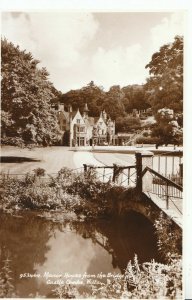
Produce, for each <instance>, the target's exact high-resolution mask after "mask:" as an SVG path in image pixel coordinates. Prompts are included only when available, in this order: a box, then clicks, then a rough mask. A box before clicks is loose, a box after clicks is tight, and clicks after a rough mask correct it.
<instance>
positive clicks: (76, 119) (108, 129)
mask: <svg viewBox="0 0 192 300" xmlns="http://www.w3.org/2000/svg"><path fill="white" fill-rule="evenodd" d="M54 107H55V109H56V112H57V117H58V122H59V126H60V129H61V130H62V131H63V136H62V140H61V144H62V145H64V146H70V147H73V146H91V145H114V144H115V121H112V120H111V118H110V117H109V116H107V114H106V112H105V111H102V112H101V113H100V116H99V117H90V116H89V109H88V106H87V103H86V104H85V107H84V110H83V113H82V114H81V112H80V111H79V109H78V110H77V111H73V110H72V106H71V105H69V106H68V108H67V111H66V110H65V107H64V104H60V103H58V104H57V105H55V106H54Z"/></svg>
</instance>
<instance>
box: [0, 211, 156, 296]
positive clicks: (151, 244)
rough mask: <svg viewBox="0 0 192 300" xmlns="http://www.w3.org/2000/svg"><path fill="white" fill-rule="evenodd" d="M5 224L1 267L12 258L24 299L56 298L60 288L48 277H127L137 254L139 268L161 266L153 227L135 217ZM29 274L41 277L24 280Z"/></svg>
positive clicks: (31, 218)
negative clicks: (156, 263)
mask: <svg viewBox="0 0 192 300" xmlns="http://www.w3.org/2000/svg"><path fill="white" fill-rule="evenodd" d="M61 219H62V218H61ZM0 224H1V226H0V267H2V264H3V263H2V261H3V260H4V259H5V258H6V257H7V255H8V256H9V259H10V266H11V270H12V275H11V276H12V278H13V285H14V288H15V291H16V292H17V295H18V296H19V297H35V295H40V296H45V297H47V298H49V297H53V292H52V290H53V289H54V288H55V287H56V286H55V285H50V284H47V280H46V278H45V277H44V274H45V272H49V273H50V274H57V275H58V274H64V273H68V274H70V275H71V276H72V275H74V274H85V272H86V273H87V274H90V275H91V274H92V275H94V276H98V274H100V273H101V272H102V273H103V274H108V273H114V274H123V272H124V270H125V268H126V265H127V263H128V261H129V260H130V259H133V257H134V254H135V253H137V255H138V257H139V261H140V262H145V261H150V260H151V259H153V258H154V259H156V260H159V257H158V253H157V248H156V239H155V236H154V231H153V226H152V224H151V223H149V221H148V220H146V219H145V218H144V217H142V216H141V215H139V214H136V213H129V214H128V215H127V216H126V218H125V219H115V220H103V219H100V220H95V221H93V220H91V221H86V222H85V221H83V222H80V221H70V222H69V221H65V220H64V219H62V220H60V222H53V221H51V220H47V219H45V218H42V217H39V216H37V215H36V214H34V213H25V214H23V215H20V216H19V217H18V216H17V217H16V216H15V217H14V216H11V215H5V214H2V215H0ZM25 273H29V274H31V276H32V275H33V276H34V274H36V275H37V274H39V275H40V277H39V278H20V277H21V276H22V274H25ZM23 276H24V275H23ZM50 279H51V280H53V278H50ZM65 279H66V278H65ZM72 280H74V277H72ZM84 283H85V280H84V282H83V284H82V285H79V286H78V288H79V289H80V291H83V290H85V289H86V285H84Z"/></svg>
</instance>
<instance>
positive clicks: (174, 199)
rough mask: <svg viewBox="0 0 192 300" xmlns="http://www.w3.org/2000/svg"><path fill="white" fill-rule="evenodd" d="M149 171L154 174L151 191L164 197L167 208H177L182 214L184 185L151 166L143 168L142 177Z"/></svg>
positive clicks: (161, 197)
mask: <svg viewBox="0 0 192 300" xmlns="http://www.w3.org/2000/svg"><path fill="white" fill-rule="evenodd" d="M147 172H150V174H151V175H152V178H151V190H150V191H149V192H150V193H153V194H155V195H157V196H158V197H159V198H160V199H162V201H164V202H165V208H166V209H169V208H173V209H176V210H177V212H179V214H181V215H182V199H183V195H182V194H183V187H182V185H181V184H178V183H176V182H174V181H173V180H171V179H169V178H166V177H165V176H163V175H161V174H159V173H158V172H156V171H155V170H153V169H151V168H149V167H146V168H145V169H144V170H143V172H142V177H144V175H145V174H146V173H147ZM148 180H149V179H148ZM180 180H181V178H180ZM149 186H150V185H149ZM149 186H148V187H149Z"/></svg>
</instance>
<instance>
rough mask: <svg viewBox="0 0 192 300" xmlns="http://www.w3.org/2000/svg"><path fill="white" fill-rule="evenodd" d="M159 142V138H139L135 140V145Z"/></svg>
mask: <svg viewBox="0 0 192 300" xmlns="http://www.w3.org/2000/svg"><path fill="white" fill-rule="evenodd" d="M159 141H160V140H159V138H156V137H139V138H137V139H136V143H137V144H157V143H158V142H159Z"/></svg>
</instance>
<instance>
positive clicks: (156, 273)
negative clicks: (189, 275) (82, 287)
mask: <svg viewBox="0 0 192 300" xmlns="http://www.w3.org/2000/svg"><path fill="white" fill-rule="evenodd" d="M90 288H91V290H89V291H88V292H87V294H86V295H84V294H83V295H82V294H80V292H79V291H78V289H77V287H76V286H71V285H65V284H64V285H60V286H58V287H57V288H56V289H55V290H54V293H55V295H56V296H57V297H58V298H71V297H72V298H82V297H83V298H92V299H98V298H99V299H181V297H182V272H181V260H176V259H175V260H172V261H171V262H170V264H167V265H166V264H161V263H157V262H155V261H154V260H152V261H151V262H145V263H143V264H139V261H138V258H137V255H135V257H134V260H133V263H132V262H131V261H129V263H128V265H127V268H126V270H125V273H124V274H123V275H122V276H121V278H118V277H116V278H113V279H110V280H109V279H107V281H106V282H101V281H98V280H97V283H93V284H92V285H91V286H90Z"/></svg>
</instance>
